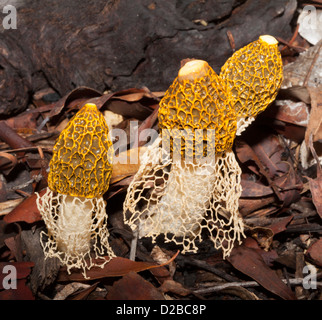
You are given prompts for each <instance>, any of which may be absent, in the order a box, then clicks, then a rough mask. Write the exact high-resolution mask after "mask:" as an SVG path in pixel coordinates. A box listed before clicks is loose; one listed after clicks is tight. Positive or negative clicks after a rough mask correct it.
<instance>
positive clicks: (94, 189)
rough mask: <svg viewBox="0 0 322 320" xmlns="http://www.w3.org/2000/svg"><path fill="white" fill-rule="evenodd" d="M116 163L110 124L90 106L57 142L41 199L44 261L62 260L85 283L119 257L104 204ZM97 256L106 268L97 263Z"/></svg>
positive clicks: (39, 204) (81, 112)
mask: <svg viewBox="0 0 322 320" xmlns="http://www.w3.org/2000/svg"><path fill="white" fill-rule="evenodd" d="M112 157H113V146H112V142H111V140H110V138H109V131H108V126H107V124H106V122H105V119H104V117H103V115H102V114H101V113H100V112H99V110H98V109H97V107H96V105H94V104H86V105H85V106H84V107H82V108H81V109H80V110H79V111H78V112H77V113H76V115H75V116H74V117H73V118H72V119H71V120H70V122H69V123H68V125H67V127H66V128H65V129H64V130H63V131H62V132H61V134H60V136H59V137H58V139H57V142H56V144H55V146H54V150H53V157H52V160H51V161H50V171H49V175H48V186H49V187H48V188H47V190H46V192H45V193H44V195H43V196H42V197H40V196H39V195H38V197H37V207H38V209H39V212H40V214H41V215H42V218H43V220H44V222H45V224H46V227H47V230H48V234H46V233H45V232H43V233H42V234H41V239H40V240H41V244H42V246H43V249H44V254H45V257H46V258H48V257H50V258H51V257H57V258H58V259H59V260H60V261H61V262H62V264H63V265H66V266H67V271H68V272H70V270H71V268H73V267H75V268H81V269H83V274H84V276H85V277H86V270H87V269H90V268H91V267H93V266H103V265H104V264H105V263H107V262H108V261H109V259H110V258H111V257H113V256H114V253H113V250H112V249H111V247H110V246H109V243H108V237H109V232H108V230H107V214H106V210H105V202H104V199H103V194H104V193H105V192H106V191H107V189H108V187H109V180H110V176H111V171H112ZM92 253H93V254H95V258H101V259H102V260H101V261H102V263H97V262H94V261H93V259H92ZM105 256H107V257H108V258H105Z"/></svg>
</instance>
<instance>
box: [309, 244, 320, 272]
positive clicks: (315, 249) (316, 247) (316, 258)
mask: <svg viewBox="0 0 322 320" xmlns="http://www.w3.org/2000/svg"><path fill="white" fill-rule="evenodd" d="M307 254H308V255H309V257H310V258H311V259H312V260H313V262H314V263H315V264H317V265H318V266H320V267H322V239H321V238H320V239H318V240H317V241H316V242H314V243H313V244H312V245H311V246H310V247H309V249H308V250H307Z"/></svg>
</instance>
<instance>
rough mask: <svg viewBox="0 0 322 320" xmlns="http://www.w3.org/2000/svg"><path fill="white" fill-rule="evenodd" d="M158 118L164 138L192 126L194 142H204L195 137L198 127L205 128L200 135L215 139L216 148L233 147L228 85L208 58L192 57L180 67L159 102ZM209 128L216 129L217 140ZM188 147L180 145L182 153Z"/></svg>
mask: <svg viewBox="0 0 322 320" xmlns="http://www.w3.org/2000/svg"><path fill="white" fill-rule="evenodd" d="M158 118H159V127H160V129H161V132H162V139H164V138H165V135H168V134H169V132H170V133H171V132H172V135H173V136H175V135H178V134H180V131H184V130H187V131H189V130H190V133H191V134H192V138H191V140H192V141H193V142H194V144H195V145H197V144H198V145H201V144H200V143H201V142H202V141H196V139H195V138H194V137H195V131H196V129H202V130H204V133H203V135H202V136H201V139H202V140H203V141H204V142H207V141H208V142H209V143H210V144H211V143H215V150H216V152H218V153H219V152H223V151H225V150H229V149H231V148H232V145H233V140H234V138H235V133H236V126H237V125H236V116H235V113H234V111H233V110H232V108H231V104H230V100H229V95H228V93H227V90H226V88H225V86H224V85H223V84H222V83H221V79H220V78H219V77H218V76H217V74H216V73H215V72H214V70H213V69H212V68H211V67H210V66H209V64H208V63H207V62H206V61H203V60H191V61H189V62H187V63H186V64H185V65H184V66H183V67H182V68H181V69H180V71H179V73H178V77H177V78H176V79H175V80H174V81H173V83H172V85H171V86H170V87H169V89H168V90H167V92H166V93H165V96H164V97H163V99H162V100H161V102H160V107H159V115H158ZM207 130H209V131H208V134H209V133H210V130H213V131H214V132H215V139H214V140H211V135H210V134H209V135H207ZM167 138H168V137H167ZM171 146H173V145H171ZM175 147H176V146H175V145H174V148H175ZM185 147H187V144H185V145H183V146H182V147H181V153H183V152H184V151H185V152H187V150H186V149H185ZM189 147H190V146H189ZM190 148H191V147H190ZM204 151H205V150H204ZM194 152H195V149H194ZM194 152H193V153H194Z"/></svg>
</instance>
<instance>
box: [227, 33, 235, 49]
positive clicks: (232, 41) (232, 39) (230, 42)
mask: <svg viewBox="0 0 322 320" xmlns="http://www.w3.org/2000/svg"><path fill="white" fill-rule="evenodd" d="M227 37H228V40H229V44H230V47H231V49H232V50H233V52H235V50H236V46H235V39H234V36H233V34H232V33H231V31H229V30H228V31H227Z"/></svg>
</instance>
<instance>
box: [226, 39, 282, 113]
mask: <svg viewBox="0 0 322 320" xmlns="http://www.w3.org/2000/svg"><path fill="white" fill-rule="evenodd" d="M220 77H221V79H223V81H224V82H225V84H226V86H227V88H228V90H229V91H230V93H231V99H232V104H233V108H234V110H235V111H236V113H237V116H238V117H256V115H257V114H258V113H260V112H262V111H264V110H265V109H266V107H267V106H268V105H269V104H270V103H271V102H272V101H273V100H274V99H275V97H276V95H277V92H278V89H279V88H280V86H281V84H282V80H283V64H282V58H281V54H280V52H279V50H278V42H277V40H276V39H275V38H274V37H272V36H270V35H262V36H260V37H259V39H258V40H256V41H254V42H251V43H250V44H248V45H247V46H245V47H243V48H241V49H239V50H238V51H236V52H235V53H234V54H233V55H232V56H231V57H230V58H229V59H228V60H227V61H226V63H225V64H224V65H223V67H222V69H221V73H220Z"/></svg>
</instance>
